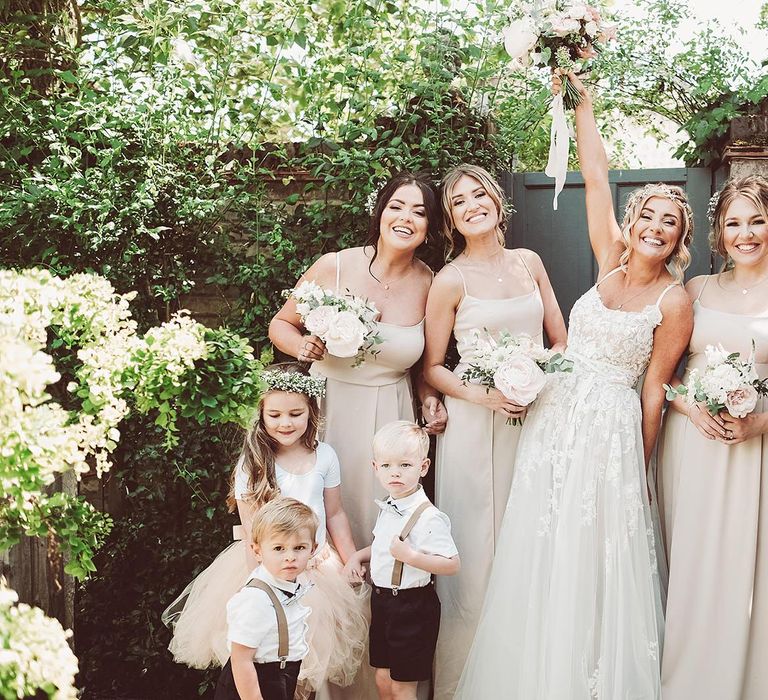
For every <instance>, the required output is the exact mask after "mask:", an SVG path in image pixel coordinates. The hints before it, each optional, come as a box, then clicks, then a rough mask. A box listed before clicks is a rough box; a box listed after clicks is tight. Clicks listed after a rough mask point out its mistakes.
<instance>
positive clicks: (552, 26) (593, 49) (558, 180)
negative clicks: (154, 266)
mask: <svg viewBox="0 0 768 700" xmlns="http://www.w3.org/2000/svg"><path fill="white" fill-rule="evenodd" d="M509 20H510V24H509V26H508V27H506V28H505V29H504V30H503V35H504V48H505V49H506V51H507V53H508V54H509V55H510V56H511V57H512V58H513V59H514V60H515V61H516V62H517V63H518V64H520V65H528V64H530V63H533V64H534V65H536V66H548V67H549V68H552V69H558V70H559V72H560V73H561V76H562V81H563V89H562V91H561V93H560V94H558V95H555V97H554V98H553V100H552V129H551V134H550V146H549V161H548V162H547V167H546V169H545V171H544V172H545V173H546V174H547V175H548V176H549V177H554V178H555V200H554V203H553V207H554V209H557V196H558V195H559V194H560V192H561V191H562V189H563V186H564V184H565V175H566V171H567V168H568V144H569V141H570V136H569V133H568V125H567V123H566V121H565V109H564V107H567V108H569V109H573V108H574V107H575V106H576V105H577V104H579V102H581V96H580V95H579V91H578V90H577V89H576V87H575V86H574V85H573V84H571V82H570V81H569V80H568V76H567V75H565V74H566V73H568V72H570V71H574V70H577V69H580V68H583V67H584V66H585V64H586V63H587V61H589V60H590V59H592V58H595V57H596V56H597V55H598V54H599V53H600V52H601V51H602V50H603V48H604V47H605V44H607V43H608V41H609V40H611V39H614V38H615V37H616V28H615V27H614V26H609V25H607V24H605V22H603V19H602V17H601V16H600V13H599V12H598V11H597V10H596V9H595V8H594V7H592V6H590V5H586V4H585V3H582V2H574V3H568V2H565V1H564V0H549V1H542V0H539V1H538V2H535V3H534V4H533V7H532V8H531V9H530V10H528V11H520V10H513V11H512V12H511V13H510V18H509Z"/></svg>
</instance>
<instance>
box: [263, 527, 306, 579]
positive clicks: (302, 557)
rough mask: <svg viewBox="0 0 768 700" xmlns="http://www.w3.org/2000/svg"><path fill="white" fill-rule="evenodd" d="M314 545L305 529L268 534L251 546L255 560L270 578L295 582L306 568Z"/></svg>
mask: <svg viewBox="0 0 768 700" xmlns="http://www.w3.org/2000/svg"><path fill="white" fill-rule="evenodd" d="M314 547H315V543H314V539H313V537H312V533H311V532H310V531H309V530H308V529H307V528H301V529H299V530H297V531H295V532H290V533H287V532H277V531H272V532H268V533H267V534H266V536H265V537H263V538H262V540H261V541H260V542H259V543H258V544H257V543H255V542H254V543H253V544H251V548H252V549H253V553H254V554H255V555H256V559H257V560H259V561H260V562H261V564H262V566H263V567H264V568H265V569H266V570H267V571H269V573H270V574H272V576H274V577H275V578H278V579H282V580H283V581H295V580H296V577H297V576H298V575H299V574H300V573H301V572H302V571H304V570H305V569H306V568H307V562H308V561H309V560H310V558H311V557H312V553H313V551H314Z"/></svg>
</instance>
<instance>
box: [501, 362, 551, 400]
mask: <svg viewBox="0 0 768 700" xmlns="http://www.w3.org/2000/svg"><path fill="white" fill-rule="evenodd" d="M546 381H547V377H546V375H545V374H544V372H542V371H541V369H539V366H538V365H537V364H536V363H535V362H534V361H533V360H531V359H530V358H529V357H526V356H525V355H523V354H515V355H513V356H512V357H510V358H509V359H508V360H507V361H506V362H504V363H503V364H502V365H501V366H499V368H498V369H497V370H496V372H495V373H494V375H493V383H494V385H495V386H496V388H497V389H498V390H499V391H500V392H501V393H502V394H504V396H505V397H506V398H508V399H509V400H510V401H513V402H514V403H516V404H517V405H518V406H527V405H528V404H529V403H531V402H532V401H533V400H534V399H535V398H536V397H537V396H538V395H539V392H540V391H541V390H542V389H543V388H544V384H546Z"/></svg>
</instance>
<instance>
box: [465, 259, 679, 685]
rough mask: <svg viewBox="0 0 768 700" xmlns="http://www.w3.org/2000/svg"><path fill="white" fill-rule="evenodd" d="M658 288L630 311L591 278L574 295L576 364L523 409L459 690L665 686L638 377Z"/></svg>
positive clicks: (657, 318) (656, 316) (572, 352)
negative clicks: (605, 296) (614, 305)
mask: <svg viewBox="0 0 768 700" xmlns="http://www.w3.org/2000/svg"><path fill="white" fill-rule="evenodd" d="M616 271H618V270H615V271H613V272H616ZM613 272H611V273H609V274H613ZM604 279H605V278H604ZM668 289H669V288H667V289H665V290H664V292H662V295H661V296H660V297H659V299H658V301H657V302H656V304H653V305H649V306H647V307H646V308H645V309H644V310H642V311H637V312H629V311H627V312H625V311H618V310H613V309H609V308H607V307H606V306H605V305H604V304H603V302H602V300H601V299H600V295H599V293H598V290H597V285H596V286H594V287H592V289H590V290H589V291H588V292H587V293H586V294H584V295H583V296H582V297H581V298H580V299H579V300H578V301H577V302H576V304H575V305H574V307H573V310H572V312H571V322H570V332H569V342H568V350H567V353H566V354H567V356H568V357H569V358H571V359H572V360H573V362H574V369H573V372H572V373H566V374H555V375H550V377H549V379H548V383H547V386H546V387H545V389H544V391H543V392H542V394H541V395H540V396H539V398H538V399H537V401H536V402H535V405H534V406H533V407H532V409H531V410H530V411H529V413H528V417H527V418H526V423H525V427H524V430H523V434H522V436H521V438H520V443H519V445H518V451H517V459H516V462H515V469H514V479H513V483H512V489H511V492H510V496H509V501H508V503H507V508H506V512H505V515H504V522H503V525H502V529H501V533H500V535H499V541H498V543H497V546H496V558H495V561H494V565H493V570H492V573H491V580H490V583H489V586H488V591H487V594H486V598H485V604H484V607H483V613H482V616H481V620H480V625H479V627H478V630H477V634H476V636H475V639H474V642H473V644H472V649H471V652H470V655H469V657H468V659H467V663H466V666H465V668H464V672H463V674H462V677H461V682H460V684H459V688H458V691H457V693H456V698H462V699H463V700H485V699H487V698H510V699H512V698H514V699H515V700H596V699H599V700H654V699H655V700H658V699H659V698H660V697H661V683H660V658H661V643H662V626H663V612H662V602H661V591H660V585H659V575H658V571H657V564H656V549H655V539H654V534H653V528H652V525H651V518H650V508H649V505H648V495H647V491H646V479H645V465H644V458H643V441H642V433H641V412H640V401H639V396H638V394H637V391H636V390H635V385H636V383H637V381H638V379H639V378H640V376H641V375H642V374H643V372H644V371H645V369H646V367H647V366H648V361H649V359H650V356H651V350H652V348H653V331H654V329H655V327H656V326H657V325H658V324H659V323H661V318H662V317H661V311H660V308H659V303H660V302H661V298H662V297H663V296H664V294H665V293H666V292H667V291H668Z"/></svg>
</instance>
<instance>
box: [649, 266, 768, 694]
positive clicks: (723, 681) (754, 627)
mask: <svg viewBox="0 0 768 700" xmlns="http://www.w3.org/2000/svg"><path fill="white" fill-rule="evenodd" d="M710 279H711V278H710ZM708 281H709V280H707V282H708ZM707 282H705V283H704V285H703V286H702V289H701V292H700V293H699V298H698V299H697V300H696V301H694V303H693V313H694V327H693V335H692V337H691V343H690V346H689V349H688V365H687V369H686V375H685V377H684V379H683V381H687V379H688V374H689V373H690V371H691V370H692V369H694V368H699V369H703V368H704V366H705V365H706V357H705V354H704V351H705V349H706V347H707V345H718V344H722V345H723V346H724V348H725V349H726V350H727V351H729V352H739V353H740V354H741V356H742V357H743V358H745V359H746V358H747V357H748V356H749V353H750V351H751V348H752V341H753V340H754V342H755V347H756V356H755V369H756V370H757V373H758V375H759V376H760V377H761V378H765V377H766V376H768V314H766V315H762V316H745V315H741V314H733V313H727V312H724V311H716V310H714V309H710V308H707V306H706V305H705V304H703V303H702V301H701V296H702V294H703V293H704V290H705V288H706V286H707ZM755 411H757V412H764V411H768V399H766V397H760V398H759V399H758V403H757V406H756V407H755ZM657 470H658V489H659V504H660V514H661V517H662V531H663V534H664V544H665V549H666V553H667V557H668V560H669V589H668V594H667V626H666V640H665V645H664V656H663V663H662V684H663V694H664V700H689V698H696V700H764V699H765V698H768V663H766V651H768V435H765V434H763V435H759V436H757V437H754V438H752V439H751V440H747V441H745V442H742V443H739V444H736V445H726V444H724V443H721V442H717V441H715V440H708V439H707V438H705V437H704V436H703V435H702V434H701V433H700V432H699V431H698V430H697V429H696V427H695V426H694V425H693V424H692V423H691V422H690V421H689V420H688V418H687V416H684V415H682V414H681V413H678V412H677V411H675V410H674V409H670V410H669V411H668V412H667V415H666V417H665V420H664V426H663V428H662V432H661V436H660V440H659V451H658V466H657Z"/></svg>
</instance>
